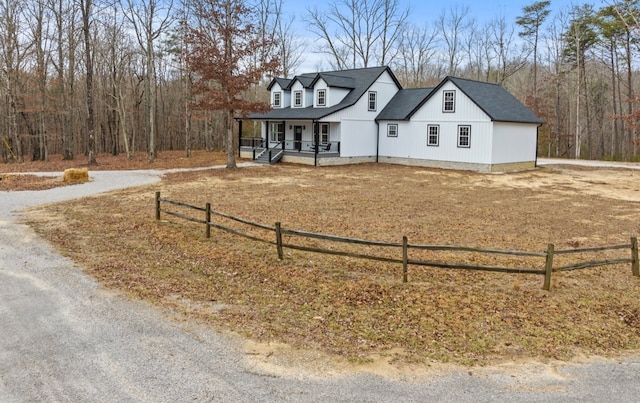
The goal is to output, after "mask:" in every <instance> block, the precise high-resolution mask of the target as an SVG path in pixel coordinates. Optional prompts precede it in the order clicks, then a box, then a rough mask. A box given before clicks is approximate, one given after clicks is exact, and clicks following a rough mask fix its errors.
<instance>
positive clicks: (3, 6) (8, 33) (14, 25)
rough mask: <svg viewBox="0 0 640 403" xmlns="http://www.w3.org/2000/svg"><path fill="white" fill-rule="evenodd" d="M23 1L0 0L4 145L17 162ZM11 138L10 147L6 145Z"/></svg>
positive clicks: (19, 158) (20, 155) (19, 154)
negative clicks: (5, 121) (4, 112)
mask: <svg viewBox="0 0 640 403" xmlns="http://www.w3.org/2000/svg"><path fill="white" fill-rule="evenodd" d="M21 7H22V4H21V2H20V1H18V0H0V33H1V34H0V35H2V37H1V40H0V46H1V47H2V48H1V50H2V67H1V68H0V72H1V74H2V76H3V77H2V78H3V83H4V85H5V87H4V98H5V102H6V105H7V107H8V110H7V121H8V122H7V129H8V135H9V136H8V139H7V138H4V139H3V140H4V142H5V144H3V146H5V147H7V148H10V150H9V151H10V153H11V154H12V156H13V157H14V158H15V159H17V161H18V162H24V156H23V149H22V140H21V138H20V135H19V132H18V103H19V102H20V100H19V93H20V84H19V77H20V69H21V65H22V62H23V61H24V54H25V52H26V49H25V47H24V46H23V45H22V44H21V42H20V29H21V21H20V10H21ZM9 142H12V143H13V144H12V147H9Z"/></svg>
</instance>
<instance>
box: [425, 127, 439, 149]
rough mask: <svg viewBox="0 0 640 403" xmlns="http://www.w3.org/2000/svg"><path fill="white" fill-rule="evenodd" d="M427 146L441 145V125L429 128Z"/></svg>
mask: <svg viewBox="0 0 640 403" xmlns="http://www.w3.org/2000/svg"><path fill="white" fill-rule="evenodd" d="M427 145H428V146H432V147H437V146H438V145H440V125H428V126H427Z"/></svg>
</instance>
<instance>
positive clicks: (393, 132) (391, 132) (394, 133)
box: [387, 123, 398, 137]
mask: <svg viewBox="0 0 640 403" xmlns="http://www.w3.org/2000/svg"><path fill="white" fill-rule="evenodd" d="M387 137H398V125H397V124H395V123H393V124H388V125H387Z"/></svg>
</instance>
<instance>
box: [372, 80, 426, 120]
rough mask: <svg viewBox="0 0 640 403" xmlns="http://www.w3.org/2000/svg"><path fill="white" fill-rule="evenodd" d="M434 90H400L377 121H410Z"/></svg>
mask: <svg viewBox="0 0 640 403" xmlns="http://www.w3.org/2000/svg"><path fill="white" fill-rule="evenodd" d="M431 91H433V87H432V88H410V89H404V90H400V91H398V92H397V93H396V95H394V96H393V98H391V101H389V103H388V104H387V106H385V108H384V109H383V110H382V112H380V114H379V115H378V117H377V118H376V120H409V119H411V116H412V115H413V113H414V112H415V111H416V110H417V109H418V108H420V106H422V105H423V104H424V101H425V100H426V99H427V97H428V96H429V94H430V93H431Z"/></svg>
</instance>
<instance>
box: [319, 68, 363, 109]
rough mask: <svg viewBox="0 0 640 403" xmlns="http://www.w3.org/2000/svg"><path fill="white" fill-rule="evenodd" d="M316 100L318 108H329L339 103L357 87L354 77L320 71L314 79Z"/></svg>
mask: <svg viewBox="0 0 640 403" xmlns="http://www.w3.org/2000/svg"><path fill="white" fill-rule="evenodd" d="M312 86H313V93H314V101H313V106H314V107H316V108H327V107H331V106H334V105H338V104H339V103H340V102H342V100H343V99H344V98H345V97H346V96H347V95H348V94H349V92H351V91H352V90H353V89H354V88H355V87H356V84H355V80H354V79H353V77H346V76H343V75H340V74H335V73H333V74H332V73H318V74H317V75H316V77H315V79H314V80H313V83H312Z"/></svg>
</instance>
